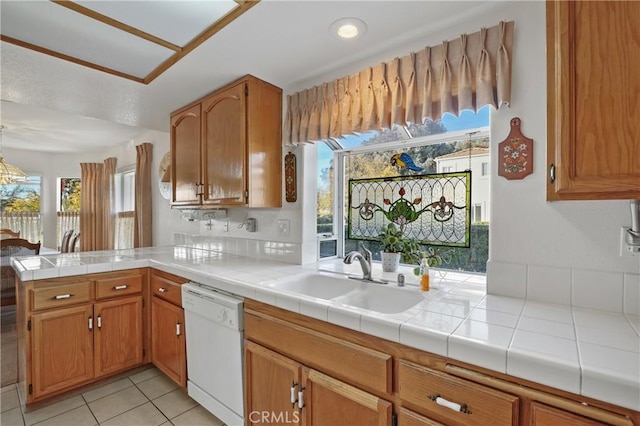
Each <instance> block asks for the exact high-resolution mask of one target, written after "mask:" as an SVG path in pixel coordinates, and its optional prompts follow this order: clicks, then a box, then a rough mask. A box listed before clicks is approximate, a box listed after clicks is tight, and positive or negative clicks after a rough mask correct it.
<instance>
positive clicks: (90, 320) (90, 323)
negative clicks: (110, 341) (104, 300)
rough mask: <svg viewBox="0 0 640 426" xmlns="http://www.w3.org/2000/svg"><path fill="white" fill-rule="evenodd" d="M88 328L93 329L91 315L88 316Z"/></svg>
mask: <svg viewBox="0 0 640 426" xmlns="http://www.w3.org/2000/svg"><path fill="white" fill-rule="evenodd" d="M89 330H93V317H89Z"/></svg>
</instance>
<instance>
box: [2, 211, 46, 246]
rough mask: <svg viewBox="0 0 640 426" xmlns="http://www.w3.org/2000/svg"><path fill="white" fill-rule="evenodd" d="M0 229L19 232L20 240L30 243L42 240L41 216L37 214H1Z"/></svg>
mask: <svg viewBox="0 0 640 426" xmlns="http://www.w3.org/2000/svg"><path fill="white" fill-rule="evenodd" d="M0 222H1V226H0V228H6V229H10V230H12V231H14V232H18V231H20V238H24V239H25V240H28V241H30V242H32V243H37V242H38V241H41V240H42V215H41V214H40V213H38V212H2V214H0Z"/></svg>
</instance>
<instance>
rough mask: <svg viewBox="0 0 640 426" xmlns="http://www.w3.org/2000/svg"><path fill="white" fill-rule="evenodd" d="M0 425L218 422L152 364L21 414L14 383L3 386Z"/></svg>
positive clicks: (201, 425)
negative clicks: (151, 366)
mask: <svg viewBox="0 0 640 426" xmlns="http://www.w3.org/2000/svg"><path fill="white" fill-rule="evenodd" d="M0 409H1V413H0V424H1V425H2V426H24V425H26V426H31V425H38V426H54V425H59V426H95V425H105V426H107V425H108V426H157V425H162V426H170V425H175V426H222V425H223V423H222V422H221V421H220V420H219V419H218V418H216V417H214V416H213V415H212V414H211V413H209V412H208V411H206V410H205V409H204V408H202V407H201V406H200V405H199V404H198V403H197V402H195V401H194V400H193V399H191V398H189V396H188V395H187V392H186V391H184V390H183V389H181V388H179V387H178V385H176V384H175V383H174V382H173V381H171V379H169V378H168V377H166V376H165V375H164V374H163V373H162V372H160V370H158V369H157V368H155V367H153V368H148V369H146V370H143V371H139V370H138V371H136V372H135V373H134V374H132V375H130V376H125V377H122V378H119V379H118V380H114V381H111V382H110V383H108V384H101V385H99V386H95V387H91V388H89V389H88V390H86V391H83V393H78V394H76V395H72V396H68V397H66V398H64V399H62V400H59V401H55V402H52V403H50V404H47V405H46V406H42V407H36V408H35V409H31V410H29V411H28V412H26V413H24V412H22V410H21V408H20V402H19V400H18V391H17V390H16V387H15V385H9V386H6V387H3V388H2V401H1V403H0Z"/></svg>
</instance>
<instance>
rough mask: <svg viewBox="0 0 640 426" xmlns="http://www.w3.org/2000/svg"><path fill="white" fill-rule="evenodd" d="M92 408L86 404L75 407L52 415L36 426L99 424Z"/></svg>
mask: <svg viewBox="0 0 640 426" xmlns="http://www.w3.org/2000/svg"><path fill="white" fill-rule="evenodd" d="M97 424H98V422H97V421H96V419H95V417H93V414H91V410H89V407H87V406H86V405H83V406H81V407H78V408H74V409H73V410H71V411H67V412H66V413H62V414H59V415H57V416H55V417H51V418H50V419H47V420H45V421H43V422H41V423H38V424H37V425H36V426H94V425H97Z"/></svg>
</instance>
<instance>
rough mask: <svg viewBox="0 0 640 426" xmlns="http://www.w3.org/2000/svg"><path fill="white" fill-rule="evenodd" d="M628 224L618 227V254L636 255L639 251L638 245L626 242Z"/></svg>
mask: <svg viewBox="0 0 640 426" xmlns="http://www.w3.org/2000/svg"><path fill="white" fill-rule="evenodd" d="M629 229H631V228H629V227H628V226H623V227H622V228H620V256H636V255H637V254H638V253H640V246H632V245H629V244H628V243H627V231H628V230H629Z"/></svg>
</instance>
